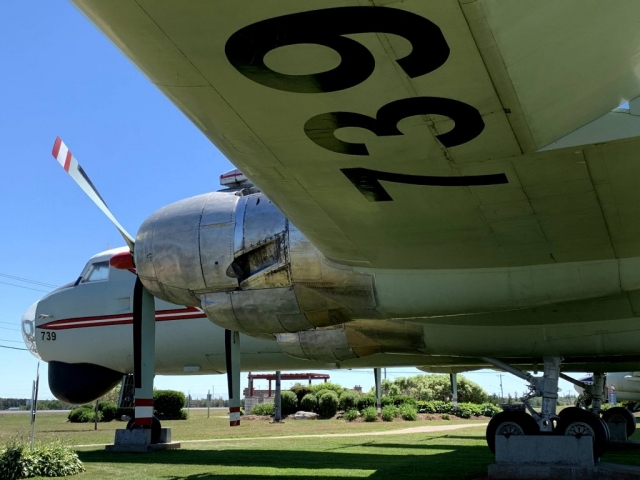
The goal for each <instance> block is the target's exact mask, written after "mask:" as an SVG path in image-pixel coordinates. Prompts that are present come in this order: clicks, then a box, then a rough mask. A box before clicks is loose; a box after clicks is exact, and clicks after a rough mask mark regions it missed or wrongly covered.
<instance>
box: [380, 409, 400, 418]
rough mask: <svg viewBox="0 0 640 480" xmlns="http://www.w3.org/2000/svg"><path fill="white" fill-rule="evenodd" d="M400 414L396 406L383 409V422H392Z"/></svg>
mask: <svg viewBox="0 0 640 480" xmlns="http://www.w3.org/2000/svg"><path fill="white" fill-rule="evenodd" d="M399 414H400V410H399V409H398V407H396V406H394V405H387V406H386V407H382V420H383V421H385V422H392V421H393V419H394V418H396V417H397V416H398V415H399Z"/></svg>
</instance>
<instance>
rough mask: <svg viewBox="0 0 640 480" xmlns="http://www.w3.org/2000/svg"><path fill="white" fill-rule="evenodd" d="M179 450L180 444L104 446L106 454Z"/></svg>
mask: <svg viewBox="0 0 640 480" xmlns="http://www.w3.org/2000/svg"><path fill="white" fill-rule="evenodd" d="M178 448H180V442H171V443H153V444H149V445H106V446H105V447H104V449H105V450H106V451H107V452H128V453H147V452H161V451H163V450H176V449H178Z"/></svg>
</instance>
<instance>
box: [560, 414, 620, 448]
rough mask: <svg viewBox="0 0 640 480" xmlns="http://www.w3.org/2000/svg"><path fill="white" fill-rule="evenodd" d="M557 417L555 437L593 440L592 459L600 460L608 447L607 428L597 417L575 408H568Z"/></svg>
mask: <svg viewBox="0 0 640 480" xmlns="http://www.w3.org/2000/svg"><path fill="white" fill-rule="evenodd" d="M558 416H559V417H560V419H559V420H558V424H557V426H556V432H555V433H556V434H557V435H566V436H572V437H578V438H579V437H582V436H590V437H592V438H593V457H594V458H595V459H598V458H600V457H601V456H602V455H603V454H604V452H605V451H606V450H607V447H608V446H609V427H607V424H606V423H605V422H604V420H602V419H601V418H600V417H599V416H598V415H596V414H595V413H593V412H590V411H588V410H583V409H581V408H577V407H568V408H565V409H564V410H562V411H561V412H560V413H559V414H558Z"/></svg>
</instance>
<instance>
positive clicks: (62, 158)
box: [51, 137, 135, 251]
mask: <svg viewBox="0 0 640 480" xmlns="http://www.w3.org/2000/svg"><path fill="white" fill-rule="evenodd" d="M51 153H53V157H54V158H55V159H56V160H57V161H58V163H59V164H60V165H61V166H62V168H64V170H65V172H67V173H68V174H69V175H70V176H71V178H73V180H74V181H75V182H76V183H77V184H78V186H79V187H80V188H81V189H82V191H84V193H86V194H87V196H88V197H89V198H90V199H91V200H92V201H93V203H95V204H96V205H97V206H98V208H99V209H100V210H102V213H104V214H105V215H106V216H107V217H108V218H109V220H111V222H112V223H113V224H114V225H115V226H116V228H117V229H118V231H119V232H120V235H122V238H124V241H125V242H126V243H127V245H128V246H129V248H130V249H131V251H133V247H134V245H135V241H134V239H133V237H132V236H131V235H129V233H128V232H127V231H126V230H125V229H124V227H123V226H122V225H120V222H118V220H116V217H114V216H113V214H112V213H111V211H110V210H109V207H107V204H106V203H105V201H104V200H103V199H102V197H101V196H100V194H99V193H98V190H97V189H96V187H95V186H94V185H93V183H92V182H91V180H90V179H89V177H88V176H87V174H86V173H85V172H84V170H83V169H82V167H81V166H80V164H79V163H78V161H77V160H76V158H75V157H74V156H73V155H72V154H71V152H70V151H69V148H68V147H67V146H66V145H65V143H64V142H63V141H62V139H61V138H60V137H56V141H55V143H54V144H53V151H52V152H51Z"/></svg>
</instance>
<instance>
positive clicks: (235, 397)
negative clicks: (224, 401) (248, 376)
mask: <svg viewBox="0 0 640 480" xmlns="http://www.w3.org/2000/svg"><path fill="white" fill-rule="evenodd" d="M224 341H225V345H224V346H225V356H226V365H227V386H228V389H229V425H230V426H232V427H237V426H239V425H240V334H239V333H238V332H232V331H231V330H225V332H224Z"/></svg>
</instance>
